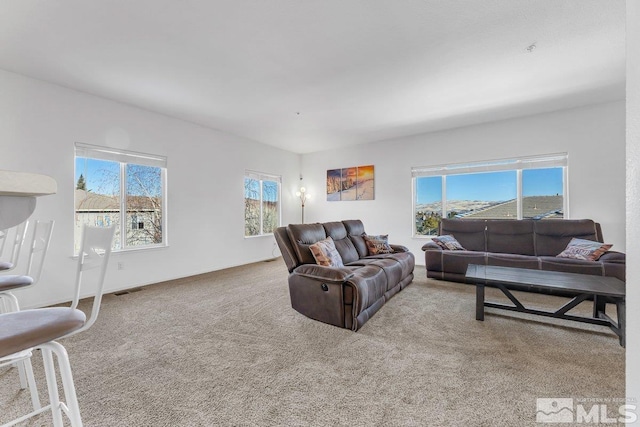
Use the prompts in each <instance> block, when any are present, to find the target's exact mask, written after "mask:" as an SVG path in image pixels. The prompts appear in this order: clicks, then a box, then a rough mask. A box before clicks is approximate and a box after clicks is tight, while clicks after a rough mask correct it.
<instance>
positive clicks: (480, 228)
mask: <svg viewBox="0 0 640 427" xmlns="http://www.w3.org/2000/svg"><path fill="white" fill-rule="evenodd" d="M485 227H486V221H485V220H472V219H471V220H469V219H448V218H443V219H442V222H441V223H440V234H441V235H445V234H451V235H452V236H453V237H455V238H456V240H457V241H458V242H460V244H461V245H462V246H463V247H464V248H466V249H467V250H468V251H481V252H486V250H487V247H486V242H485Z"/></svg>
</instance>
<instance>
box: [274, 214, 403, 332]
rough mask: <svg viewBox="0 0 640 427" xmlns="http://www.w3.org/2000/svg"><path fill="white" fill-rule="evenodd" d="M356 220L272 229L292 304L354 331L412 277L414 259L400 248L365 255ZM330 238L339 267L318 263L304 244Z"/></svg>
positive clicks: (396, 246) (327, 321)
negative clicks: (341, 263)
mask: <svg viewBox="0 0 640 427" xmlns="http://www.w3.org/2000/svg"><path fill="white" fill-rule="evenodd" d="M365 234H366V233H365V231H364V225H363V224H362V222H361V221H359V220H347V221H338V222H327V223H324V224H320V223H316V224H290V225H288V226H286V227H280V228H278V229H276V231H275V238H276V241H277V242H278V246H279V247H280V252H282V257H283V258H284V262H285V264H286V265H287V268H288V269H289V273H290V274H289V294H290V296H291V306H292V307H293V308H294V309H295V310H297V311H298V312H300V313H302V314H304V315H305V316H307V317H310V318H312V319H315V320H319V321H321V322H325V323H329V324H331V325H335V326H339V327H342V328H347V329H351V330H354V331H357V330H358V329H360V327H362V325H364V324H365V322H366V321H367V320H369V319H370V318H371V316H373V315H374V314H375V313H376V312H377V311H378V310H379V309H380V308H381V307H382V306H383V305H384V303H385V302H386V301H387V300H389V299H390V298H391V297H392V296H393V295H395V294H396V293H397V292H399V291H400V290H402V289H404V288H405V287H406V286H407V285H408V284H409V283H411V281H412V280H413V269H414V267H415V258H414V256H413V254H412V253H411V252H409V250H408V249H407V248H406V247H404V246H399V245H390V246H391V248H392V249H393V251H394V252H393V253H389V254H378V255H372V256H369V255H368V251H367V245H366V243H365V240H364V237H363V236H365ZM328 236H330V237H331V238H332V239H333V240H334V242H335V246H336V249H337V250H338V252H339V253H340V256H341V257H342V262H343V263H344V267H324V266H321V265H317V264H316V261H315V259H314V257H313V255H312V254H311V250H310V249H309V246H310V245H312V244H314V243H316V242H318V241H320V240H323V239H326V238H327V237H328Z"/></svg>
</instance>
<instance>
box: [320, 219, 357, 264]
mask: <svg viewBox="0 0 640 427" xmlns="http://www.w3.org/2000/svg"><path fill="white" fill-rule="evenodd" d="M322 225H323V226H324V230H325V232H326V233H327V236H329V237H331V238H332V239H333V242H334V243H335V245H336V249H337V250H338V253H340V257H341V258H342V261H343V262H344V263H345V264H348V263H350V262H351V261H355V260H357V259H358V258H360V255H359V254H358V251H357V250H356V248H355V246H353V242H352V241H351V239H349V237H348V235H347V229H346V228H345V226H344V224H343V223H342V222H340V221H336V222H326V223H324V224H322Z"/></svg>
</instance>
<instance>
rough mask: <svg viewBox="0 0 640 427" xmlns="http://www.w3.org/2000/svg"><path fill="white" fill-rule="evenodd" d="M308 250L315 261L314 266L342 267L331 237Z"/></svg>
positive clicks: (340, 258)
mask: <svg viewBox="0 0 640 427" xmlns="http://www.w3.org/2000/svg"><path fill="white" fill-rule="evenodd" d="M309 249H310V250H311V254H312V255H313V258H314V259H315V260H316V264H318V265H323V266H325V267H344V264H343V263H342V257H341V256H340V253H339V252H338V250H337V249H336V245H335V243H333V239H332V238H331V236H329V237H327V238H326V239H324V240H320V241H318V242H316V243H314V244H313V245H310V246H309Z"/></svg>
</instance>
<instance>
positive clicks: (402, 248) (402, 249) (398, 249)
mask: <svg viewBox="0 0 640 427" xmlns="http://www.w3.org/2000/svg"><path fill="white" fill-rule="evenodd" d="M389 246H391V249H393V251H394V252H409V248H407V247H406V246H402V245H389Z"/></svg>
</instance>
